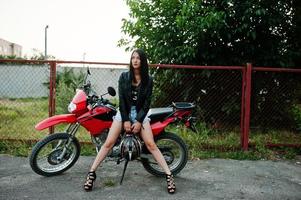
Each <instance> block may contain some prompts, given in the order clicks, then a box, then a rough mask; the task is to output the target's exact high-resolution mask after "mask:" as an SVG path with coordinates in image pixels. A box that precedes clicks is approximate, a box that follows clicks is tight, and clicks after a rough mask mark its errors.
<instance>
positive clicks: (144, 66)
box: [130, 49, 149, 86]
mask: <svg viewBox="0 0 301 200" xmlns="http://www.w3.org/2000/svg"><path fill="white" fill-rule="evenodd" d="M135 52H136V53H138V55H139V57H140V61H141V66H140V76H141V83H142V86H145V85H147V83H148V79H149V74H148V63H147V56H146V54H145V52H144V51H143V50H142V49H135V50H134V51H133V52H132V54H131V60H130V81H131V82H132V81H134V83H136V82H137V81H136V78H135V75H134V68H133V64H132V55H133V53H135Z"/></svg>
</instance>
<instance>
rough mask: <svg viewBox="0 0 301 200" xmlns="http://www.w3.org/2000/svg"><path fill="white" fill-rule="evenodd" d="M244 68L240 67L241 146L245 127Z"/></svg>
mask: <svg viewBox="0 0 301 200" xmlns="http://www.w3.org/2000/svg"><path fill="white" fill-rule="evenodd" d="M245 88H246V68H243V69H242V82H241V114H240V145H241V148H243V144H244V130H245V129H244V127H245V120H244V119H245V96H246V90H245Z"/></svg>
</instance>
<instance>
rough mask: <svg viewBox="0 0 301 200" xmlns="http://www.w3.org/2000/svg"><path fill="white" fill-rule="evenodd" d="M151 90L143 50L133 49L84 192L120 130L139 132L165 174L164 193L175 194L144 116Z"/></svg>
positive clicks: (91, 185)
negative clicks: (117, 99) (115, 104)
mask: <svg viewBox="0 0 301 200" xmlns="http://www.w3.org/2000/svg"><path fill="white" fill-rule="evenodd" d="M152 89H153V79H152V77H151V76H149V74H148V63H147V57H146V55H145V53H144V51H143V50H141V49H136V50H134V51H133V53H132V55H131V61H130V69H129V71H128V72H124V73H122V74H121V76H120V78H119V82H118V92H119V112H118V113H117V114H116V116H115V117H114V120H113V123H112V126H111V128H110V131H109V134H108V137H107V139H106V141H105V143H104V144H103V145H102V147H101V149H100V151H99V152H98V154H97V156H96V158H95V160H94V162H93V164H92V166H91V168H90V171H89V173H88V176H87V180H86V182H85V184H84V189H85V190H86V191H90V190H92V187H93V184H94V181H95V180H96V173H95V171H96V169H97V167H98V166H99V165H100V163H101V162H102V161H103V160H104V159H105V157H106V155H107V154H108V152H109V151H110V149H111V148H112V147H113V145H114V144H115V141H116V139H117V138H118V136H119V134H120V132H121V130H122V128H123V129H124V130H125V131H126V132H132V133H134V134H137V133H139V132H140V134H141V138H142V139H143V141H144V143H145V145H146V147H147V148H148V150H149V151H150V152H151V153H152V155H153V156H154V158H155V160H156V161H157V162H158V164H159V165H160V166H161V167H162V169H163V170H164V172H165V174H166V181H167V191H168V193H170V194H172V193H174V192H175V191H176V186H175V183H174V180H173V175H172V174H171V171H170V169H169V167H168V165H167V163H166V161H165V159H164V157H163V155H162V153H161V152H160V150H159V149H158V147H157V145H156V143H155V142H154V138H153V134H152V130H151V126H150V123H149V121H150V119H149V118H148V117H147V116H146V115H147V112H148V110H149V107H150V103H151V96H152Z"/></svg>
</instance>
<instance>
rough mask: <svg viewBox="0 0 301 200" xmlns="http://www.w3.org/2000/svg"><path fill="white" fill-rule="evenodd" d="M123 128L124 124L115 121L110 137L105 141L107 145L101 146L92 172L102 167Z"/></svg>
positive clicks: (91, 169)
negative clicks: (101, 164)
mask: <svg viewBox="0 0 301 200" xmlns="http://www.w3.org/2000/svg"><path fill="white" fill-rule="evenodd" d="M121 128H122V122H119V121H117V120H114V121H113V124H112V126H111V128H110V131H109V134H108V137H107V139H106V141H105V143H104V144H103V145H102V146H101V148H100V151H99V152H98V154H97V156H96V158H95V160H94V162H93V164H92V166H91V168H90V171H96V169H97V167H98V166H99V165H100V163H101V162H102V161H103V160H104V159H105V157H106V156H107V154H108V153H109V151H110V150H111V148H112V147H113V145H114V144H115V142H116V139H117V138H118V136H119V134H120V132H121Z"/></svg>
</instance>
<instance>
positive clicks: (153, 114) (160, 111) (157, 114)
mask: <svg viewBox="0 0 301 200" xmlns="http://www.w3.org/2000/svg"><path fill="white" fill-rule="evenodd" d="M172 113H173V108H172V107H166V108H151V109H149V111H148V113H147V117H148V118H150V119H151V123H155V122H158V121H163V120H164V119H165V118H166V117H167V116H168V115H170V114H172Z"/></svg>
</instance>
